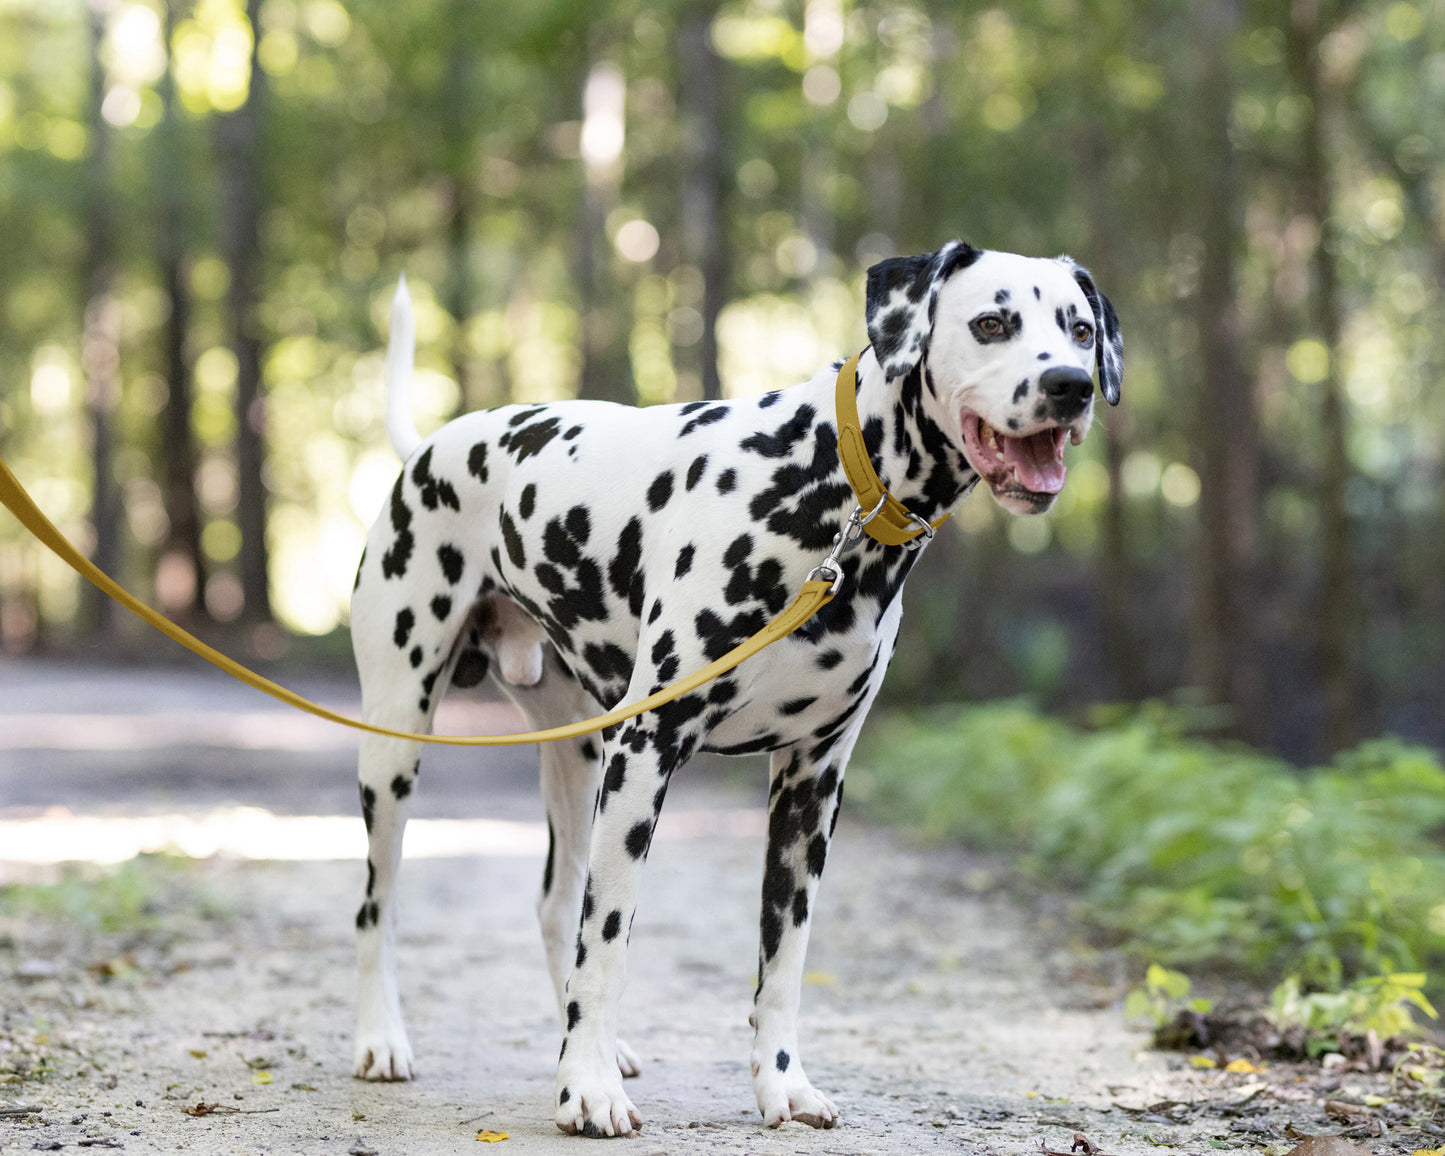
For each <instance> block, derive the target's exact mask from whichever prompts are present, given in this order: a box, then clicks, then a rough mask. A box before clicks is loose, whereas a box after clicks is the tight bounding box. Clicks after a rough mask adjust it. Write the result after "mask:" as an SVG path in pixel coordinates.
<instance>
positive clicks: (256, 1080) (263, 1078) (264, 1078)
mask: <svg viewBox="0 0 1445 1156" xmlns="http://www.w3.org/2000/svg"><path fill="white" fill-rule="evenodd" d="M275 1079H276V1077H275V1076H273V1075H272V1074H271V1073H270V1072H268V1071H266V1070H265V1069H264V1068H262V1069H261V1071H259V1072H257V1073H256V1074H255V1075H254V1076H252V1077H251V1083H253V1084H269V1083H271V1082H272V1081H274V1080H275Z"/></svg>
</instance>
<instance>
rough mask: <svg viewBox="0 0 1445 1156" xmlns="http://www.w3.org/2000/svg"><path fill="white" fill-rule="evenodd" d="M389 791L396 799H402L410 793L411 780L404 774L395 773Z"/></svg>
mask: <svg viewBox="0 0 1445 1156" xmlns="http://www.w3.org/2000/svg"><path fill="white" fill-rule="evenodd" d="M391 793H392V794H393V795H395V796H396V797H397V798H398V799H404V798H406V797H407V796H408V795H409V794H411V780H410V779H408V778H407V777H406V776H405V775H397V776H396V778H394V779H392V780H391Z"/></svg>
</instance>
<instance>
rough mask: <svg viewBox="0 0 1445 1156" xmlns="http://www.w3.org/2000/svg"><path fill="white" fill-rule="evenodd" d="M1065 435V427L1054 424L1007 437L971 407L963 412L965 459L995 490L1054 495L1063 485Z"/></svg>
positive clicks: (1065, 469)
mask: <svg viewBox="0 0 1445 1156" xmlns="http://www.w3.org/2000/svg"><path fill="white" fill-rule="evenodd" d="M1068 436H1069V430H1068V428H1067V427H1065V426H1055V427H1054V428H1052V429H1045V430H1040V431H1039V432H1038V433H1035V434H1030V435H1028V436H1027V437H1011V436H1009V435H1008V434H1005V433H1000V432H999V431H998V430H996V429H994V428H993V426H991V425H989V424H988V422H986V421H984V420H983V418H981V417H979V415H978V414H976V413H974V412H973V410H971V409H966V410H964V411H963V441H964V446H965V448H966V449H967V450H968V459H969V462H970V464H972V466H973V468H974V469H976V470H977V471H978V472H979V474H980V475H981V476H982V477H983V479H984V481H986V482H987V483H988V484H989V486H990V487H991V488H992V489H993V491H994V492H995V493H1010V492H1012V493H1015V494H1018V493H1019V491H1023V493H1024V494H1030V495H1045V494H1047V495H1053V494H1057V493H1058V492H1059V491H1060V490H1062V489H1063V488H1064V474H1065V473H1066V472H1067V467H1065V465H1064V442H1065V441H1066V440H1067V439H1068ZM1020 496H1022V495H1020Z"/></svg>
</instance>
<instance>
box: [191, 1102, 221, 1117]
mask: <svg viewBox="0 0 1445 1156" xmlns="http://www.w3.org/2000/svg"><path fill="white" fill-rule="evenodd" d="M220 1106H221V1105H220V1104H197V1105H196V1106H195V1107H193V1108H182V1109H181V1111H182V1112H184V1113H185V1114H186V1115H187V1116H209V1115H210V1114H211V1113H212V1112H214V1111H216V1110H218V1109H219V1108H220Z"/></svg>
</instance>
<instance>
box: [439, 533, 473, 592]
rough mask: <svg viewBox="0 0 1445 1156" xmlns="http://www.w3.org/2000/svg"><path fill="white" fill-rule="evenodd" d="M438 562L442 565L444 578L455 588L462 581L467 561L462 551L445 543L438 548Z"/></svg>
mask: <svg viewBox="0 0 1445 1156" xmlns="http://www.w3.org/2000/svg"><path fill="white" fill-rule="evenodd" d="M437 561H438V562H440V563H441V568H442V576H443V577H444V578H445V579H446V580H447V582H448V583H449V584H450V585H452V586H455V585H456V584H457V583H458V582H460V581H461V579H462V570H463V568H464V567H465V566H466V559H465V558H463V557H462V552H461V551H460V550H458V549H457V548H456V547H455V546H453V545H451V543H449V542H443V543H442V544H441V545H440V546H438V547H437Z"/></svg>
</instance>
